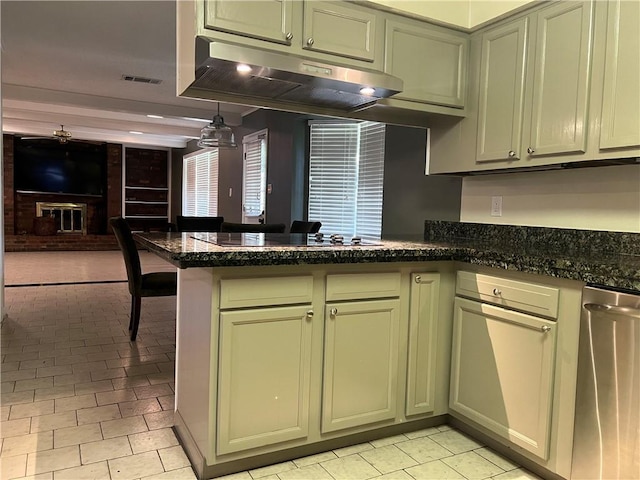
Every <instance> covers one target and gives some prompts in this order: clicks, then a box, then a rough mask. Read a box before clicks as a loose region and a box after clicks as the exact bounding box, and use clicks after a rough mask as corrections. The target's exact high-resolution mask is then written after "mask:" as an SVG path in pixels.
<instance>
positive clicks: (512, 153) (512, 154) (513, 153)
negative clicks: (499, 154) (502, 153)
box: [509, 150, 516, 158]
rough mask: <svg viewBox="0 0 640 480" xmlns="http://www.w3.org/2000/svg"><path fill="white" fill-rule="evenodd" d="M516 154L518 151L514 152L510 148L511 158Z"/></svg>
mask: <svg viewBox="0 0 640 480" xmlns="http://www.w3.org/2000/svg"><path fill="white" fill-rule="evenodd" d="M515 156H516V152H514V151H513V150H509V158H513V157H515Z"/></svg>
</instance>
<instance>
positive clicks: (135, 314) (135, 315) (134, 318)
mask: <svg viewBox="0 0 640 480" xmlns="http://www.w3.org/2000/svg"><path fill="white" fill-rule="evenodd" d="M141 302H142V297H138V296H134V297H133V303H132V305H131V306H132V315H131V322H132V325H131V341H132V342H135V341H136V335H137V334H138V325H139V324H140V304H141Z"/></svg>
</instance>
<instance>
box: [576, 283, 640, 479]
mask: <svg viewBox="0 0 640 480" xmlns="http://www.w3.org/2000/svg"><path fill="white" fill-rule="evenodd" d="M605 288H606V287H605ZM605 288H595V287H585V288H584V291H583V296H582V315H581V320H580V346H579V349H578V380H577V390H576V419H575V431H574V441H573V462H572V469H571V478H572V480H587V479H615V480H618V479H619V480H631V479H639V478H640V292H635V291H633V292H631V291H621V290H610V289H605Z"/></svg>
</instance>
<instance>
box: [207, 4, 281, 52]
mask: <svg viewBox="0 0 640 480" xmlns="http://www.w3.org/2000/svg"><path fill="white" fill-rule="evenodd" d="M292 7H293V0H260V1H242V2H238V1H237V0H209V1H206V2H205V28H211V29H214V30H220V31H222V32H228V33H235V34H239V35H244V36H247V37H252V38H257V39H260V40H267V41H270V42H276V43H282V44H286V45H289V44H291V40H292V38H293V32H292V13H293V8H292Z"/></svg>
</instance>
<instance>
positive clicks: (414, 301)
mask: <svg viewBox="0 0 640 480" xmlns="http://www.w3.org/2000/svg"><path fill="white" fill-rule="evenodd" d="M439 293H440V274H438V273H414V274H412V275H411V292H410V302H411V305H410V307H409V364H408V369H407V372H408V373H407V405H406V413H407V415H417V414H420V413H429V412H433V409H434V403H435V376H436V349H437V343H436V340H437V336H438V295H439Z"/></svg>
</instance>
